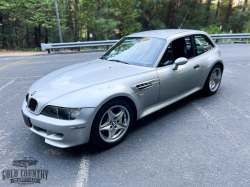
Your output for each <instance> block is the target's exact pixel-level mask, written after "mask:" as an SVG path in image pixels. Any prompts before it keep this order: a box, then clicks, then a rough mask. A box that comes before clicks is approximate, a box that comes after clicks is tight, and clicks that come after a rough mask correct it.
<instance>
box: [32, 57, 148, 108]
mask: <svg viewBox="0 0 250 187" xmlns="http://www.w3.org/2000/svg"><path fill="white" fill-rule="evenodd" d="M150 70H152V68H148V67H141V66H134V65H127V64H123V63H119V62H112V61H106V60H101V59H96V60H93V61H89V62H83V63H79V64H75V65H72V66H67V67H64V68H61V69H59V70H56V71H54V72H52V73H50V74H48V75H46V76H44V77H43V78H41V79H39V80H38V81H37V82H35V83H34V84H33V85H32V86H31V88H30V89H29V93H30V94H31V93H33V92H34V91H36V94H35V95H34V96H33V97H34V98H35V99H37V100H38V102H39V103H40V104H42V103H43V104H46V103H47V102H49V101H51V100H53V99H55V98H57V97H60V96H62V95H64V94H67V93H70V92H73V91H76V90H79V89H83V88H86V87H89V86H93V85H96V84H100V83H103V82H107V81H111V80H114V79H118V78H122V77H126V76H130V75H134V74H138V73H142V72H145V71H150Z"/></svg>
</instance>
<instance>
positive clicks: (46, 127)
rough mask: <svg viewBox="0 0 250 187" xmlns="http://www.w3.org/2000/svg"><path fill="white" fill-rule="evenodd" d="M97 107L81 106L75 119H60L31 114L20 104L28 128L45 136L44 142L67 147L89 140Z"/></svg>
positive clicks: (24, 105)
mask: <svg viewBox="0 0 250 187" xmlns="http://www.w3.org/2000/svg"><path fill="white" fill-rule="evenodd" d="M97 111H98V108H83V109H82V111H81V113H80V114H79V116H78V118H77V119H75V120H61V119H54V118H50V117H46V116H43V115H35V114H32V113H31V112H30V111H29V110H28V109H27V107H26V104H25V102H24V103H23V106H22V114H23V117H24V121H25V124H26V125H27V126H30V127H29V128H30V130H31V131H32V132H34V133H36V134H38V135H39V136H42V137H44V138H45V143H47V144H50V145H53V146H55V147H60V148H67V147H72V146H76V145H80V144H84V143H88V142H89V137H90V131H91V126H92V122H93V120H94V117H95V114H96V112H97Z"/></svg>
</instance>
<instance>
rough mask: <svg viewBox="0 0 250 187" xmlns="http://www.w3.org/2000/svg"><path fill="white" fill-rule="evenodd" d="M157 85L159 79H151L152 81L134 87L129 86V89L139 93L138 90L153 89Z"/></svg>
mask: <svg viewBox="0 0 250 187" xmlns="http://www.w3.org/2000/svg"><path fill="white" fill-rule="evenodd" d="M157 85H159V79H152V80H149V81H145V82H142V83H139V84H135V85H133V86H131V88H132V89H133V90H135V91H140V90H144V89H147V88H151V87H154V86H157Z"/></svg>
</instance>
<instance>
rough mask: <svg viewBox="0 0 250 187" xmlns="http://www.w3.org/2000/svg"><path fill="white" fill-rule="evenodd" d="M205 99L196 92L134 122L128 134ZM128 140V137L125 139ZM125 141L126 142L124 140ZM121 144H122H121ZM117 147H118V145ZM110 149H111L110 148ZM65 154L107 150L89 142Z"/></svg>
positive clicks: (97, 152)
mask: <svg viewBox="0 0 250 187" xmlns="http://www.w3.org/2000/svg"><path fill="white" fill-rule="evenodd" d="M203 98H206V97H204V96H203V95H202V93H201V92H197V93H194V94H192V95H190V96H188V97H186V98H184V99H182V100H180V101H178V102H176V103H174V104H172V105H170V106H167V107H165V108H163V109H161V110H159V111H157V112H155V113H153V114H150V115H148V116H146V117H144V118H142V119H140V120H138V121H136V122H135V123H134V124H133V127H132V129H131V131H130V133H129V134H131V135H133V134H135V133H137V132H139V131H141V130H143V129H144V128H146V127H148V126H150V125H152V124H154V123H155V122H156V121H157V120H158V119H159V118H162V117H164V116H169V115H171V114H173V113H174V112H175V111H177V110H179V109H182V108H184V107H185V106H188V105H190V104H191V103H192V102H194V101H196V100H199V99H203ZM127 138H128V137H127ZM125 141H126V140H125ZM121 144H122V143H121ZM118 146H119V145H118ZM110 149H112V148H110ZM63 150H64V152H65V154H67V153H70V154H74V155H75V156H77V155H79V156H80V155H81V156H82V155H84V154H87V155H95V154H99V153H102V152H104V151H107V150H109V149H102V148H100V147H98V146H96V145H95V144H94V143H92V142H90V143H88V144H84V145H79V146H76V147H72V148H67V149H63Z"/></svg>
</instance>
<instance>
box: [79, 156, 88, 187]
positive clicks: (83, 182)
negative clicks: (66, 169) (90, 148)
mask: <svg viewBox="0 0 250 187" xmlns="http://www.w3.org/2000/svg"><path fill="white" fill-rule="evenodd" d="M88 175H89V158H88V156H86V155H83V157H82V159H81V162H80V166H79V171H78V174H77V181H76V187H86V186H88V177H89V176H88Z"/></svg>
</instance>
